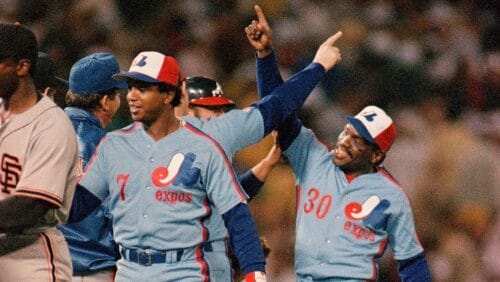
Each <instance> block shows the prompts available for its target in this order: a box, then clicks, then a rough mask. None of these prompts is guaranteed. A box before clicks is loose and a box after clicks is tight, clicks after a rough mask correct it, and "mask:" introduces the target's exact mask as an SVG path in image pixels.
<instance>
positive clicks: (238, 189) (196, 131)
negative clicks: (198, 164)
mask: <svg viewBox="0 0 500 282" xmlns="http://www.w3.org/2000/svg"><path fill="white" fill-rule="evenodd" d="M185 128H186V129H188V130H189V131H191V132H193V133H194V134H196V135H198V136H201V137H204V138H206V139H208V140H209V141H210V142H211V143H212V144H213V145H214V146H215V148H217V151H219V153H220V155H221V156H222V158H223V160H224V164H225V165H226V168H227V170H228V171H229V175H230V176H231V183H232V184H233V187H234V188H235V189H236V192H237V193H238V195H239V196H240V198H241V200H242V201H246V199H247V198H246V196H245V195H244V194H243V192H242V191H241V187H240V184H239V182H238V181H237V180H236V176H235V173H234V170H233V166H232V165H231V162H230V161H229V159H228V158H227V156H226V152H225V151H224V150H223V149H222V147H221V146H220V144H219V143H218V142H217V141H215V140H214V139H213V138H212V137H210V136H208V135H207V134H206V133H204V132H203V131H201V130H199V129H198V128H196V127H194V126H193V125H191V124H190V123H188V122H185Z"/></svg>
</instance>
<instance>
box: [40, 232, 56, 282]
mask: <svg viewBox="0 0 500 282" xmlns="http://www.w3.org/2000/svg"><path fill="white" fill-rule="evenodd" d="M41 241H42V245H43V246H44V248H45V254H46V255H47V263H48V269H49V271H50V273H49V278H50V279H49V281H52V282H56V281H57V276H56V275H57V273H56V265H55V263H54V257H55V254H54V244H53V243H52V241H51V240H50V237H49V236H48V235H47V234H45V233H42V234H41Z"/></svg>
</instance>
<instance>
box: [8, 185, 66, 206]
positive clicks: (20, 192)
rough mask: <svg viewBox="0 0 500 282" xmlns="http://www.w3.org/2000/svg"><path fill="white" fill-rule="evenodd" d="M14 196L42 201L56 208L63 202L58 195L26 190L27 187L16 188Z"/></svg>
mask: <svg viewBox="0 0 500 282" xmlns="http://www.w3.org/2000/svg"><path fill="white" fill-rule="evenodd" d="M14 194H15V195H16V196H20V197H27V198H33V199H39V200H43V201H45V202H48V203H50V204H52V205H54V206H55V207H57V208H60V207H61V206H62V201H63V199H62V198H61V197H59V196H58V195H55V194H51V193H48V192H47V191H43V190H38V189H34V188H28V187H18V188H16V190H15V192H14Z"/></svg>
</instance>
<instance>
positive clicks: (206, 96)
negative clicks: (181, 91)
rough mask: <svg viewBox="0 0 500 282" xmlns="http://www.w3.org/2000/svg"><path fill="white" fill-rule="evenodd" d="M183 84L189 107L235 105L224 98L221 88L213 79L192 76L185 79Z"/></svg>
mask: <svg viewBox="0 0 500 282" xmlns="http://www.w3.org/2000/svg"><path fill="white" fill-rule="evenodd" d="M185 82H186V92H187V94H188V98H189V104H190V105H194V106H202V107H211V106H234V105H235V104H234V102H233V101H232V100H230V99H228V98H227V97H224V92H223V91H222V87H221V86H220V84H219V83H218V82H217V81H215V80H213V79H210V78H206V77H202V76H194V77H188V78H186V80H185Z"/></svg>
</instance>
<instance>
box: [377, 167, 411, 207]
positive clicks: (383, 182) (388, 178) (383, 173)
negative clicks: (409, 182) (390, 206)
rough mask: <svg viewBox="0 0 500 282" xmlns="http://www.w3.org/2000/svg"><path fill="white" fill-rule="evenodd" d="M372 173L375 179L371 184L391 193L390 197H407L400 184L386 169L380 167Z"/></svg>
mask: <svg viewBox="0 0 500 282" xmlns="http://www.w3.org/2000/svg"><path fill="white" fill-rule="evenodd" d="M373 175H374V177H375V178H376V179H377V181H374V182H373V184H374V185H377V186H379V187H380V189H381V190H382V191H384V192H385V193H387V194H390V195H392V197H396V198H400V199H401V200H403V199H407V198H408V197H407V195H406V192H405V191H404V189H403V187H402V186H401V184H400V183H399V182H398V180H397V179H396V178H395V177H394V176H392V175H391V174H390V172H389V171H388V170H387V169H385V168H380V169H379V170H378V172H377V173H374V174H373Z"/></svg>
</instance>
